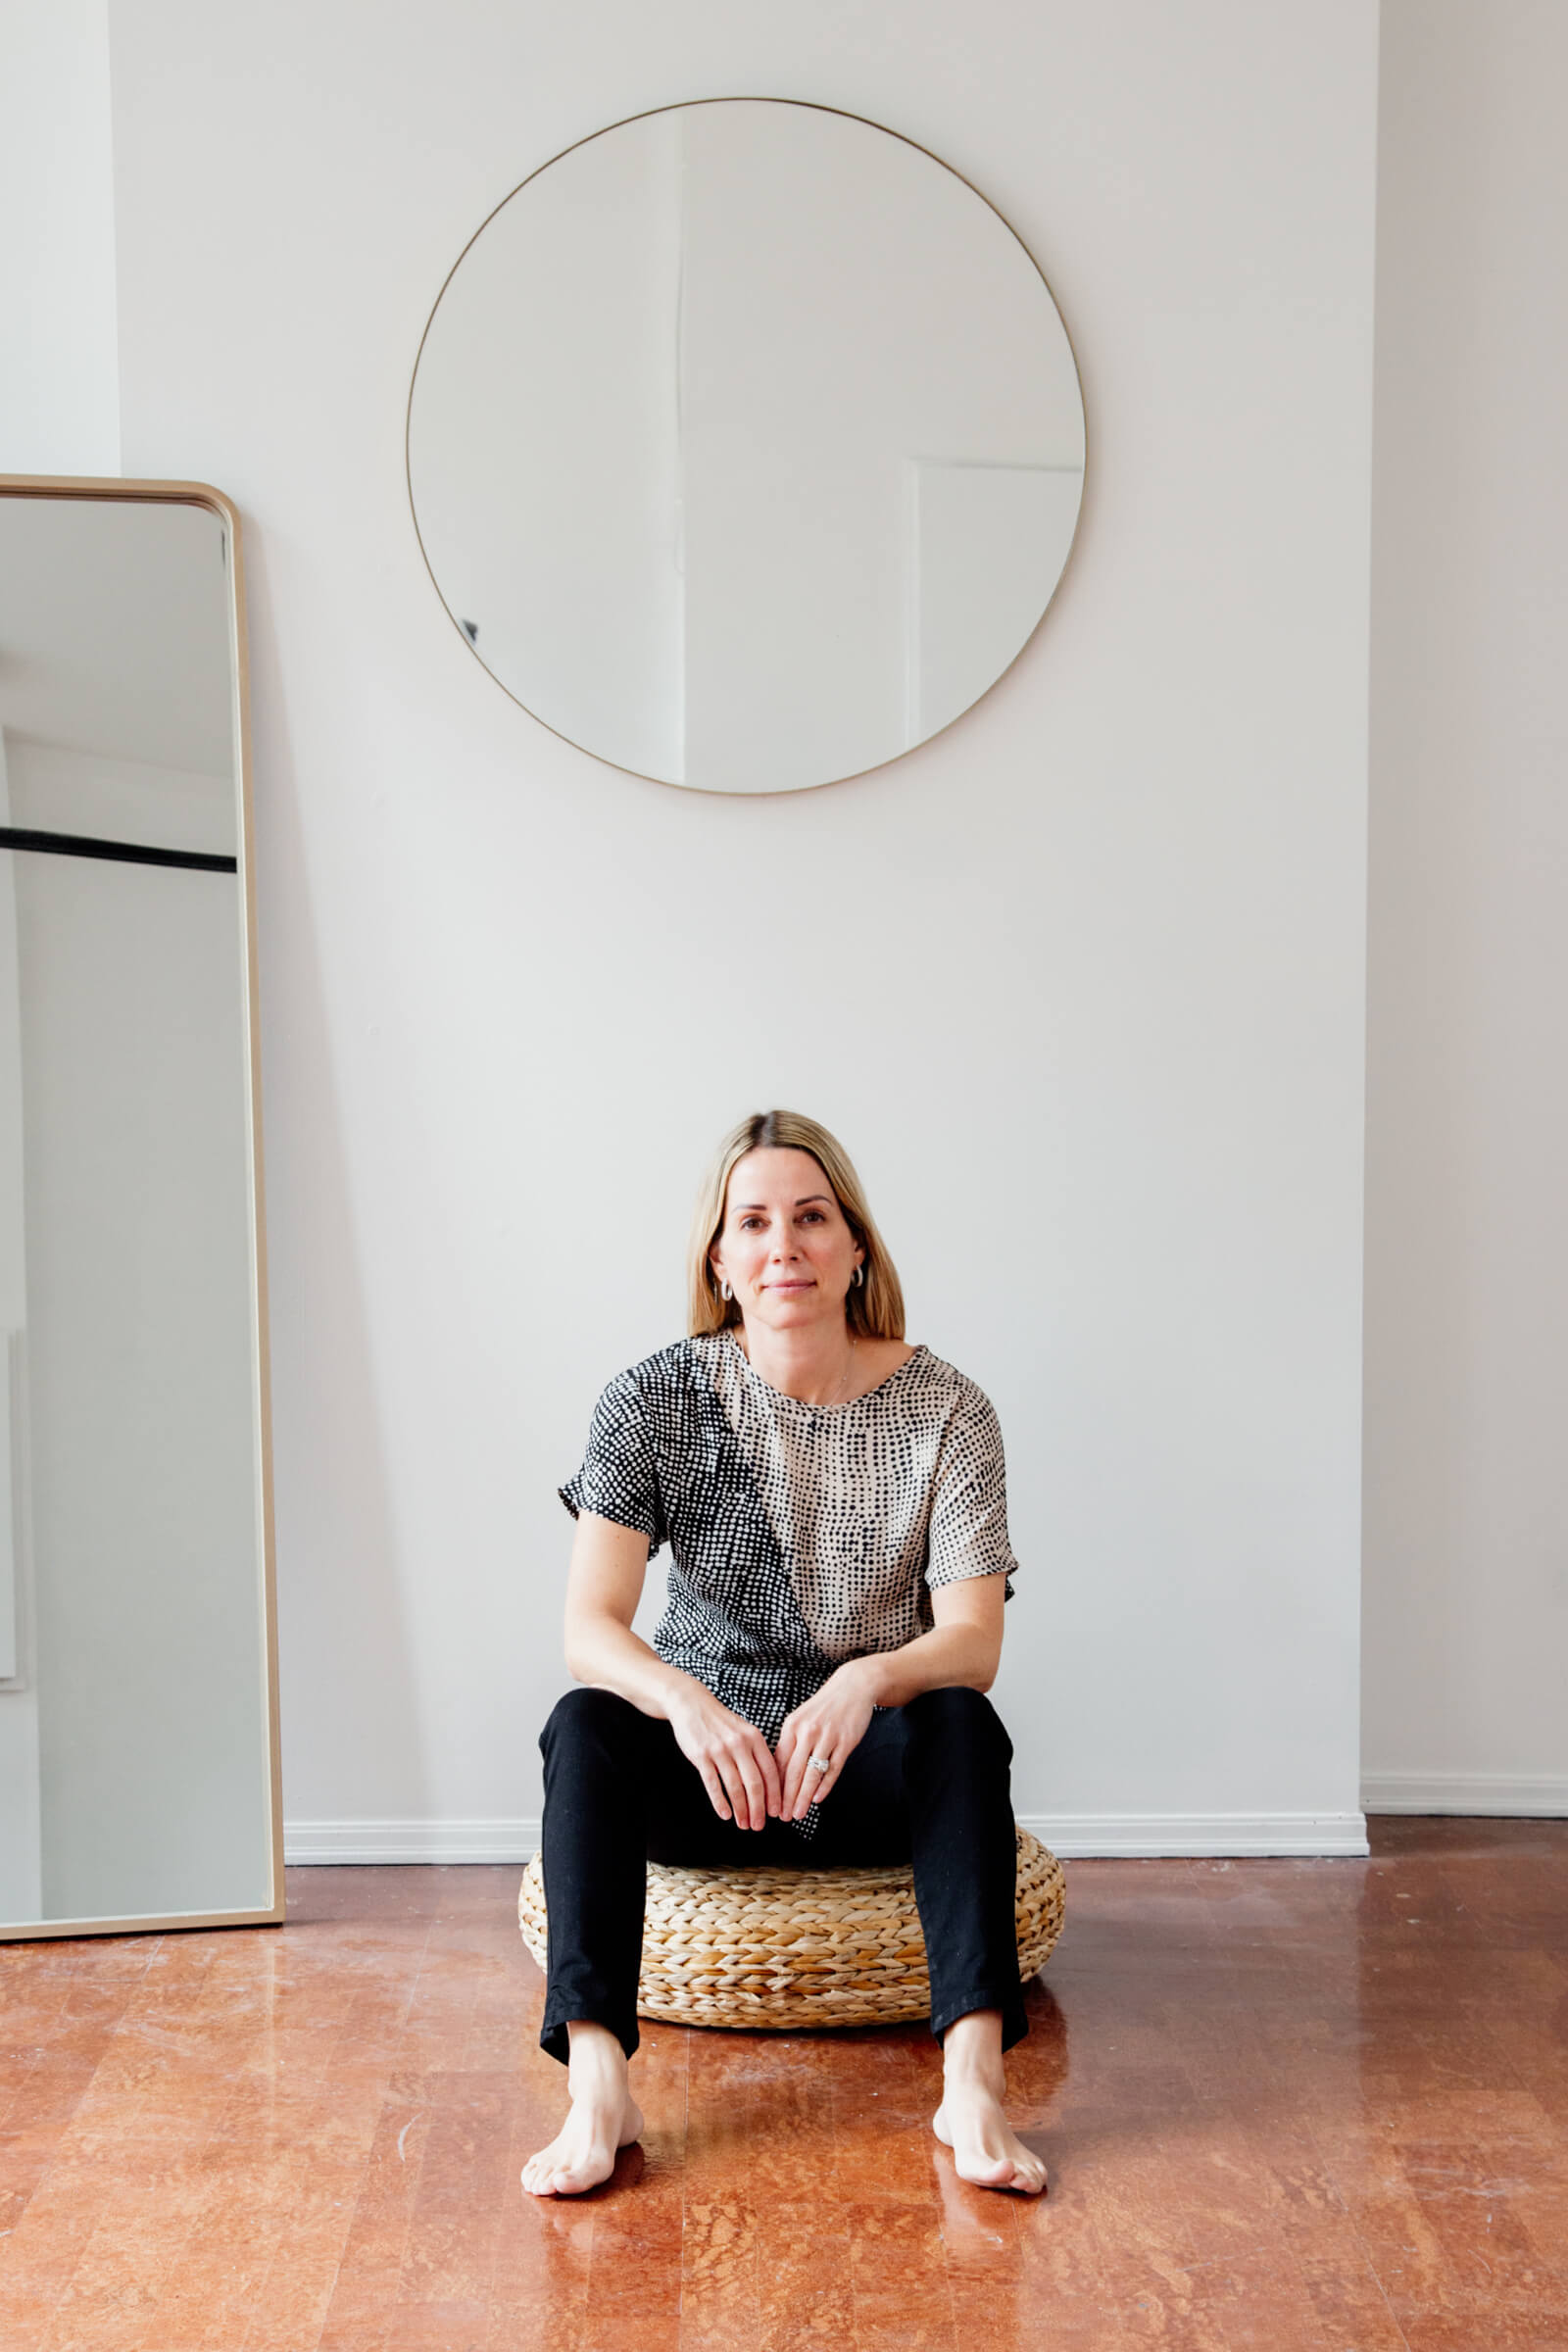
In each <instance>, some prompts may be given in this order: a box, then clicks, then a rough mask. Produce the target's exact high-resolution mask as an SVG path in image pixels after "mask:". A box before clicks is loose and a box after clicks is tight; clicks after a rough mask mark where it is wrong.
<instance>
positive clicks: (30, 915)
mask: <svg viewBox="0 0 1568 2352" xmlns="http://www.w3.org/2000/svg"><path fill="white" fill-rule="evenodd" d="M237 613H238V608H237V602H236V585H235V570H234V551H233V548H232V544H231V524H230V520H229V518H228V517H227V516H226V515H225V514H224V513H222V512H220V511H218V510H217V509H216V508H215V507H214V506H210V505H206V504H193V503H187V502H184V501H180V500H175V499H168V500H160V499H157V498H148V499H142V498H134V497H117V498H102V499H99V498H89V497H68V496H58V495H56V496H51V495H46V494H40V493H37V492H33V493H24V492H19V491H17V490H16V489H14V488H10V487H7V488H6V489H5V490H4V494H0V845H3V846H0V1349H3V1358H0V1374H3V1379H4V1397H3V1398H0V1490H3V1491H0V1934H17V1933H25V1932H26V1929H27V1926H28V1924H29V1923H38V1924H42V1923H49V1922H60V1921H79V1922H89V1923H91V1922H102V1921H106V1920H109V1919H119V1920H127V1921H128V1920H137V1921H145V1920H148V1919H153V1918H158V1919H163V1918H169V1917H177V1916H181V1915H188V1914H195V1915H200V1916H202V1917H212V1916H214V1915H220V1914H228V1913H239V1914H248V1915H257V1914H262V1915H271V1913H272V1909H273V1906H274V1903H275V1897H276V1894H277V1893H278V1892H279V1891H280V1889H279V1887H277V1885H276V1884H275V1859H276V1857H275V1852H274V1847H275V1836H274V1826H273V1796H274V1759H273V1754H272V1744H271V1735H270V1681H269V1664H268V1641H267V1606H268V1598H267V1586H266V1573H265V1548H266V1547H265V1495H264V1482H263V1474H262V1460H263V1456H262V1397H261V1386H260V1378H259V1369H258V1367H259V1308H258V1286H257V1250H256V1231H255V1209H256V1200H255V1183H254V1169H255V1158H254V1152H253V1138H252V1133H251V1117H252V1111H251V1104H252V1091H251V1042H250V1006H249V997H248V968H249V964H248V945H247V943H248V933H247V924H246V909H245V894H244V890H243V886H242V865H241V858H242V848H243V831H244V828H243V823H242V798H241V794H242V771H241V763H240V760H239V732H238V672H237V659H238V637H237Z"/></svg>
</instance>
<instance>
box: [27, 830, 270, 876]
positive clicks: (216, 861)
mask: <svg viewBox="0 0 1568 2352" xmlns="http://www.w3.org/2000/svg"><path fill="white" fill-rule="evenodd" d="M0 850H49V851H53V852H54V854H55V855H56V856H57V857H61V858H114V859H117V860H118V861H119V862H120V863H121V864H122V865H190V866H195V867H197V868H198V869H199V871H201V872H202V873H205V874H237V873H238V872H239V859H238V858H222V857H220V856H218V855H217V853H216V852H213V851H209V850H163V849H160V848H158V846H157V845H156V843H153V842H145V841H94V840H93V839H92V838H91V837H90V836H89V835H88V834H85V833H38V832H34V831H33V830H31V829H30V828H29V827H27V826H25V825H0Z"/></svg>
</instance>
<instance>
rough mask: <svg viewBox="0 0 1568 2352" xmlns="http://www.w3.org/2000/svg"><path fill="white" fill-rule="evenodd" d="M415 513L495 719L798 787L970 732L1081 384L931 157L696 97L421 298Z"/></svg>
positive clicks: (1006, 645) (664, 768)
mask: <svg viewBox="0 0 1568 2352" xmlns="http://www.w3.org/2000/svg"><path fill="white" fill-rule="evenodd" d="M408 465H409V488H410V495H411V497H412V500H413V504H414V514H415V521H416V524H417V530H418V534H419V540H420V544H421V546H422V548H423V551H424V556H425V561H426V563H427V564H428V565H429V567H430V573H431V576H432V578H433V579H434V581H435V584H436V587H437V589H438V591H439V593H440V596H441V599H442V602H443V603H444V604H445V606H446V608H447V611H448V613H450V614H451V616H452V618H453V620H454V621H455V622H456V624H457V626H458V627H459V628H460V629H461V630H462V631H463V634H464V636H465V637H466V640H467V642H468V644H469V645H470V646H471V647H472V649H473V652H474V654H475V655H476V657H477V658H478V660H479V661H480V662H483V663H484V665H485V667H486V668H487V669H488V670H489V671H490V673H491V675H492V676H493V677H494V678H496V679H497V681H498V682H499V683H500V684H501V685H502V686H504V687H505V688H506V690H507V692H508V693H509V694H510V695H512V696H514V697H515V700H516V701H517V702H519V703H521V704H522V705H523V706H524V707H525V708H526V709H527V710H528V711H531V712H533V714H534V715H535V716H536V717H537V718H540V719H542V720H543V721H544V723H545V724H546V725H547V726H549V727H552V728H554V730H555V731H556V733H557V734H559V735H564V736H565V737H566V738H567V739H568V740H569V741H570V742H572V743H575V744H580V745H581V746H582V748H583V749H584V750H586V751H589V752H592V753H594V754H596V755H597V756H598V757H599V758H600V759H602V760H610V761H612V762H613V764H614V765H615V766H617V767H623V768H629V769H632V770H633V771H635V772H636V773H638V774H640V775H644V776H651V777H654V778H657V779H658V780H659V781H661V782H662V783H667V784H682V785H688V786H692V787H695V788H697V789H699V790H703V791H708V792H795V791H799V790H801V789H803V788H805V787H807V786H809V785H816V784H827V783H832V782H834V781H835V780H837V779H839V778H841V777H844V776H851V775H856V774H858V773H860V772H862V771H863V770H865V769H866V768H872V767H879V766H881V765H882V763H883V762H884V761H886V760H894V759H897V758H898V756H899V755H900V753H902V752H906V751H908V750H909V749H910V748H911V747H912V746H914V745H915V744H919V743H923V742H925V741H926V740H927V739H928V737H930V736H932V735H935V734H937V733H938V732H939V731H940V730H941V729H942V728H943V727H946V726H948V725H950V724H951V723H952V721H953V720H954V719H956V717H957V716H958V715H959V714H960V712H962V711H966V710H967V709H968V708H969V706H970V705H971V704H972V703H974V702H976V701H978V699H979V697H980V696H981V695H983V694H984V693H985V692H986V690H987V688H988V687H990V686H991V685H993V684H994V683H995V681H996V680H997V678H999V677H1000V676H1001V675H1002V673H1003V671H1004V670H1005V669H1006V668H1007V667H1008V666H1009V665H1010V664H1011V662H1013V661H1014V660H1015V659H1016V658H1017V655H1018V653H1019V652H1020V650H1021V648H1022V647H1023V646H1024V645H1025V643H1026V642H1027V641H1028V639H1029V637H1030V636H1031V634H1032V633H1033V631H1034V630H1035V628H1036V627H1037V626H1038V624H1039V621H1040V619H1041V616H1042V614H1043V613H1044V612H1045V610H1046V607H1047V606H1048V605H1049V603H1050V602H1051V599H1052V596H1053V594H1054V590H1055V587H1056V583H1057V581H1058V580H1059V579H1060V577H1061V573H1062V569H1063V567H1064V565H1065V564H1066V561H1067V555H1068V551H1069V549H1070V547H1071V545H1072V538H1073V532H1074V530H1075V528H1076V525H1077V520H1078V511H1079V506H1080V502H1081V499H1082V494H1083V479H1084V414H1083V401H1082V397H1081V393H1080V389H1079V383H1078V373H1077V369H1076V368H1075V366H1074V363H1073V356H1072V349H1071V346H1070V344H1069V343H1068V340H1067V334H1066V330H1065V328H1064V327H1063V325H1062V322H1061V319H1060V316H1059V314H1058V312H1057V310H1056V306H1055V304H1054V301H1053V299H1052V295H1051V291H1050V288H1049V287H1048V286H1047V284H1046V281H1045V279H1044V277H1043V276H1042V275H1041V273H1040V270H1039V268H1038V266H1037V265H1036V263H1035V262H1034V261H1033V259H1032V258H1031V256H1030V255H1029V253H1028V252H1027V250H1026V249H1025V247H1024V246H1023V245H1022V244H1021V243H1020V241H1019V239H1018V238H1017V236H1016V235H1015V234H1014V233H1013V231H1012V230H1011V229H1010V228H1009V227H1008V225H1007V223H1006V222H1005V221H1004V220H1003V218H1002V216H1001V215H1000V213H998V212H997V211H996V210H995V208H994V207H993V206H992V205H990V204H989V203H988V202H987V201H986V199H985V198H984V197H982V196H980V195H978V194H977V193H976V191H975V190H974V189H973V188H972V187H970V185H969V184H968V182H967V181H966V180H963V179H961V178H960V177H959V176H958V174H957V173H956V172H953V171H951V170H950V169H949V168H948V166H947V165H945V164H942V163H940V162H938V161H937V159H936V158H935V157H934V156H932V155H930V154H928V153H927V152H926V150H925V149H924V148H922V147H917V146H915V145H914V144H913V143H912V141H910V140H908V139H906V138H902V137H900V136H899V135H898V134H897V133H896V132H893V131H889V130H884V129H882V128H880V127H879V126H878V125H877V124H875V123H866V122H863V121H861V120H860V119H859V117H858V116H854V115H845V114H840V113H837V112H835V111H834V110H833V109H831V108H828V107H820V106H809V105H804V104H798V103H794V102H791V101H786V100H775V99H756V98H727V99H711V100H701V101H697V102H694V103H693V104H690V105H686V106H674V107H666V108H662V109H661V110H659V111H658V112H656V113H653V114H647V115H640V116H638V117H636V118H635V119H633V120H632V121H630V122H626V123H615V124H614V125H613V127H612V128H610V129H608V130H603V131H600V132H598V133H597V134H596V135H595V136H594V137H592V138H588V139H584V140H582V141H581V143H580V144H579V145H577V146H575V147H572V148H569V149H568V150H567V151H566V153H565V154H564V155H560V156H557V157H556V159H555V160H554V162H552V163H550V164H547V165H545V166H544V167H543V168H542V169H541V170H540V171H538V172H534V174H533V175H532V177H531V178H529V179H526V180H524V181H523V183H522V185H521V186H520V187H518V188H516V189H515V190H514V192H513V194H512V195H511V196H509V197H508V198H507V199H506V201H505V202H504V203H503V204H501V205H500V206H498V207H497V209H496V211H495V212H494V213H492V214H491V216H490V218H489V219H488V220H487V221H485V222H484V224H483V225H482V227H481V228H480V229H479V230H478V231H477V233H476V234H475V235H474V236H473V238H472V239H471V240H470V242H469V243H468V245H467V246H466V249H465V250H464V252H463V254H462V255H461V256H460V258H459V260H458V262H457V264H456V265H455V267H454V269H453V270H452V272H451V274H450V276H449V277H448V279H447V282H446V284H445V285H444V286H443V288H442V289H441V292H440V295H439V296H438V298H437V301H436V305H435V309H434V311H433V312H432V313H431V316H430V320H429V323H428V325H427V326H426V328H425V331H424V337H423V340H422V342H421V344H420V347H419V355H418V359H417V362H416V366H415V374H414V386H413V390H412V393H411V395H410V401H409V423H408Z"/></svg>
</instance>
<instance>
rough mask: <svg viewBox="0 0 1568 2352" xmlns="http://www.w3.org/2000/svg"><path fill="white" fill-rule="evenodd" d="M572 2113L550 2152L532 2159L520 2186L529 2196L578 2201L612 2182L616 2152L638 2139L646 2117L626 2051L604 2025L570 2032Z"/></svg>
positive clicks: (543, 2150)
mask: <svg viewBox="0 0 1568 2352" xmlns="http://www.w3.org/2000/svg"><path fill="white" fill-rule="evenodd" d="M566 2033H567V2036H568V2038H569V2041H570V2045H571V2055H570V2059H569V2061H568V2063H567V2067H566V2082H567V2087H568V2088H569V2090H570V2092H571V2111H570V2113H569V2114H568V2115H567V2117H566V2120H565V2122H564V2124H563V2125H562V2127H561V2130H560V2131H558V2132H557V2133H556V2136H555V2138H554V2139H553V2140H552V2141H551V2142H550V2145H549V2147H548V2148H541V2149H540V2150H539V2153H538V2155H537V2156H530V2157H529V2159H528V2161H527V2163H526V2164H525V2165H524V2166H523V2168H522V2185H523V2187H524V2188H525V2189H526V2190H527V2191H528V2194H529V2196H531V2197H580V2196H581V2194H582V2192H583V2190H584V2189H585V2188H595V2187H597V2186H598V2184H599V2182H600V2181H601V2180H609V2179H610V2176H611V2174H612V2173H613V2171H614V2169H615V2151H616V2149H617V2148H624V2147H629V2146H630V2144H631V2142H632V2141H633V2140H634V2139H636V2138H638V2137H640V2135H641V2132H642V2128H643V2119H642V2113H641V2110H640V2109H639V2107H638V2105H637V2102H636V2100H635V2099H634V2098H633V2097H632V2095H631V2087H630V2084H629V2082H628V2080H627V2074H626V2053H625V2051H624V2050H623V2049H622V2048H621V2046H620V2044H619V2042H618V2041H617V2040H616V2039H615V2036H614V2035H613V2034H612V2033H611V2032H610V2030H609V2028H608V2027H606V2026H591V2025H586V2024H581V2023H576V2024H572V2025H569V2026H568V2027H567V2028H566Z"/></svg>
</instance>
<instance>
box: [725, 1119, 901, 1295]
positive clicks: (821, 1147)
mask: <svg viewBox="0 0 1568 2352" xmlns="http://www.w3.org/2000/svg"><path fill="white" fill-rule="evenodd" d="M747 1152H809V1154H810V1156H811V1157H812V1159H814V1160H815V1162H816V1164H817V1166H818V1167H819V1168H820V1169H821V1171H822V1173H823V1175H824V1176H825V1177H826V1178H827V1180H828V1183H829V1185H830V1186H831V1187H832V1190H833V1198H834V1199H835V1200H836V1201H837V1202H838V1204H839V1206H840V1208H841V1209H842V1210H843V1212H844V1221H845V1223H846V1224H847V1225H848V1226H849V1228H850V1231H851V1232H852V1233H853V1234H854V1236H855V1238H856V1240H857V1241H858V1243H859V1245H860V1248H861V1249H862V1250H864V1252H865V1258H864V1279H863V1281H861V1282H859V1283H852V1284H851V1286H850V1292H849V1296H848V1297H847V1299H845V1301H844V1313H845V1320H846V1322H847V1323H848V1325H849V1328H850V1330H851V1331H852V1332H854V1333H855V1334H856V1336H857V1337H858V1338H861V1339H868V1340H902V1339H903V1337H904V1286H903V1284H902V1283H901V1282H900V1280H899V1274H898V1268H897V1267H896V1266H895V1265H894V1263H893V1260H892V1258H891V1257H889V1255H888V1251H887V1244H886V1243H885V1242H884V1241H883V1239H882V1236H881V1235H880V1234H879V1233H878V1231H877V1229H876V1220H875V1219H874V1218H873V1216H872V1214H871V1211H870V1207H869V1205H868V1203H867V1201H866V1198H865V1195H864V1193H863V1192H862V1191H861V1189H860V1179H859V1178H858V1176H857V1174H856V1173H855V1168H854V1164H853V1162H852V1161H851V1159H850V1155H849V1153H848V1152H846V1151H845V1149H844V1146H843V1145H842V1144H841V1143H840V1142H839V1141H838V1139H837V1137H836V1136H831V1135H829V1133H828V1131H827V1129H826V1128H825V1127H820V1126H818V1124H817V1122H816V1121H815V1119H809V1118H807V1117H806V1115H805V1113H804V1112H803V1111H799V1110H754V1111H753V1112H752V1115H751V1117H750V1118H747V1119H742V1120H741V1121H740V1124H739V1125H738V1126H735V1127H732V1128H731V1129H730V1131H729V1133H728V1135H726V1136H725V1138H724V1140H723V1142H722V1143H721V1144H720V1145H719V1147H718V1150H717V1152H715V1153H714V1156H713V1163H712V1165H711V1168H710V1169H709V1171H708V1175H707V1178H706V1180H705V1181H704V1184H703V1189H702V1192H701V1194H700V1195H699V1197H698V1201H697V1213H696V1215H695V1217H694V1218H693V1220H692V1243H691V1256H690V1260H689V1264H688V1284H687V1297H688V1305H687V1313H686V1325H687V1330H688V1331H689V1332H690V1334H691V1337H692V1338H693V1339H694V1340H695V1339H701V1338H703V1337H704V1336H705V1335H706V1334H707V1333H709V1332H713V1331H723V1330H724V1329H725V1328H726V1327H729V1326H733V1325H735V1324H738V1323H739V1321H740V1319H741V1310H740V1305H739V1302H738V1300H736V1299H724V1298H722V1297H720V1295H719V1288H718V1278H717V1276H716V1275H715V1274H714V1272H713V1268H712V1265H711V1261H710V1258H709V1251H710V1250H711V1249H712V1247H713V1244H714V1243H715V1242H716V1241H717V1239H718V1237H719V1235H720V1233H721V1232H722V1231H723V1229H724V1205H725V1201H727V1199H728V1197H729V1180H730V1177H731V1176H732V1174H733V1173H734V1170H735V1166H736V1162H737V1161H739V1160H742V1159H744V1158H745V1157H746V1154H747Z"/></svg>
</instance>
